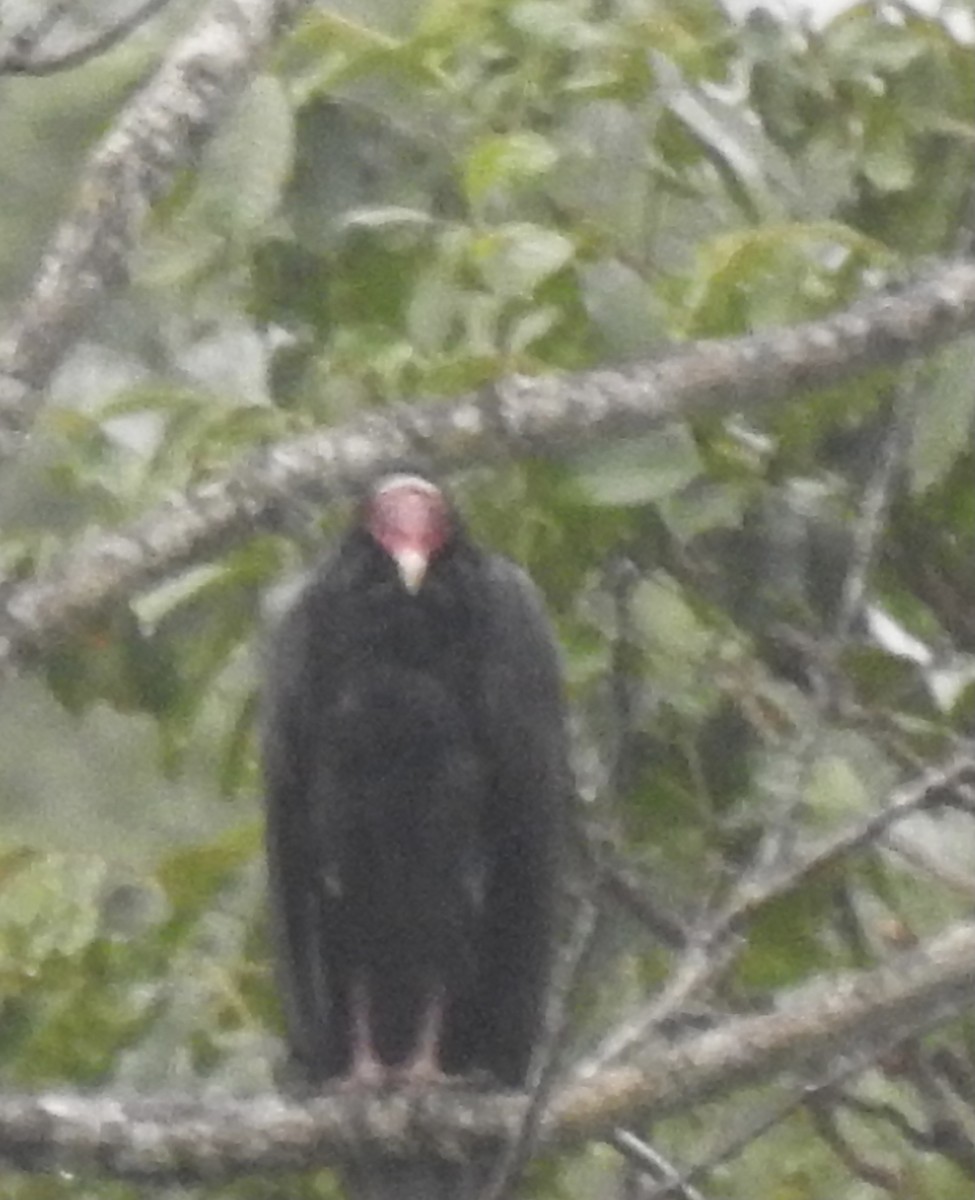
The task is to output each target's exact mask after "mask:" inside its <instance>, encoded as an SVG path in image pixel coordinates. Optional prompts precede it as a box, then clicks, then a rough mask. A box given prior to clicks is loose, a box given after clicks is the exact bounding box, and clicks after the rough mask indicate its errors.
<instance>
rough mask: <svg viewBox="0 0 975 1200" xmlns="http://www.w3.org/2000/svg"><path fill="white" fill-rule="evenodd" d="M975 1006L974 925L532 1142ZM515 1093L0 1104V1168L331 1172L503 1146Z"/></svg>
mask: <svg viewBox="0 0 975 1200" xmlns="http://www.w3.org/2000/svg"><path fill="white" fill-rule="evenodd" d="M973 1001H975V922H962V923H959V924H957V925H955V926H953V927H952V928H950V929H948V930H946V931H945V932H943V933H941V934H939V935H938V936H936V937H934V938H932V939H930V940H929V941H928V942H927V943H925V944H924V945H923V946H922V947H920V948H919V949H916V950H913V951H908V952H905V953H902V954H898V955H896V956H894V957H892V958H891V960H890V961H889V962H887V963H885V964H884V965H883V966H881V967H878V968H876V969H873V970H870V971H854V972H848V973H844V974H840V975H835V976H832V977H828V978H824V979H822V980H817V981H816V982H814V983H812V984H809V985H806V986H804V987H802V988H798V989H796V990H794V991H793V992H791V993H788V994H786V995H785V996H783V997H782V999H781V1001H780V1003H779V1005H778V1007H777V1008H776V1010H775V1011H774V1012H770V1013H766V1014H762V1015H759V1016H748V1017H736V1018H733V1019H731V1020H728V1021H726V1022H725V1023H724V1024H722V1025H721V1026H719V1027H717V1028H715V1029H711V1030H708V1031H706V1032H704V1033H699V1034H693V1035H689V1036H686V1037H684V1038H682V1039H681V1040H679V1041H677V1042H672V1041H669V1040H666V1039H661V1040H658V1041H656V1042H653V1043H649V1044H647V1045H645V1046H643V1047H641V1048H640V1054H639V1059H638V1060H637V1059H634V1061H632V1062H631V1063H629V1064H628V1065H626V1066H624V1067H620V1068H616V1069H612V1070H607V1071H605V1072H602V1073H600V1074H599V1075H597V1076H596V1077H594V1078H593V1079H590V1080H587V1081H585V1082H583V1083H579V1084H572V1085H569V1086H566V1087H564V1088H563V1089H562V1090H561V1091H560V1092H558V1093H557V1094H556V1096H555V1097H554V1099H553V1102H552V1105H551V1107H550V1109H549V1112H548V1114H547V1115H546V1116H545V1118H544V1120H543V1121H542V1123H541V1127H540V1130H539V1133H540V1138H539V1147H540V1148H541V1149H544V1148H545V1147H546V1146H549V1147H551V1146H563V1145H571V1144H578V1143H581V1142H584V1141H586V1140H589V1139H593V1138H601V1137H608V1136H611V1135H612V1133H613V1131H614V1130H615V1129H616V1128H617V1127H618V1126H625V1125H626V1124H627V1123H628V1122H632V1121H633V1120H634V1119H636V1118H637V1117H640V1118H642V1119H655V1118H658V1117H660V1116H663V1115H665V1114H671V1113H675V1112H679V1111H681V1110H686V1109H688V1108H690V1107H692V1106H693V1105H695V1104H698V1103H700V1102H701V1101H703V1100H707V1099H710V1098H713V1097H715V1096H718V1095H720V1094H727V1093H728V1092H729V1091H731V1090H733V1089H734V1088H736V1087H740V1086H743V1085H745V1084H754V1083H757V1082H760V1081H763V1080H768V1079H770V1078H773V1077H774V1076H776V1075H779V1074H781V1073H782V1072H789V1073H792V1072H796V1071H798V1072H800V1073H802V1072H804V1071H807V1070H808V1069H809V1068H810V1067H811V1066H813V1065H815V1066H816V1068H817V1069H819V1070H821V1069H822V1068H823V1067H824V1066H825V1065H827V1064H828V1062H829V1060H830V1059H831V1058H833V1057H836V1058H841V1057H842V1056H843V1055H844V1054H845V1053H847V1052H849V1051H851V1050H853V1049H855V1050H856V1052H857V1053H863V1052H864V1051H865V1050H870V1049H871V1048H874V1047H876V1048H878V1049H879V1048H880V1047H882V1046H887V1045H891V1044H894V1043H896V1042H897V1041H900V1040H903V1039H904V1038H905V1037H908V1036H914V1035H916V1034H917V1033H919V1032H923V1031H924V1030H927V1029H930V1028H932V1027H933V1026H935V1025H937V1024H939V1023H941V1022H943V1021H945V1020H948V1019H950V1018H952V1017H954V1016H956V1015H958V1014H959V1013H961V1012H963V1011H965V1010H966V1009H969V1008H971V1006H972V1004H973ZM523 1111H524V1097H522V1096H521V1095H518V1094H516V1095H510V1094H495V1095H488V1096H485V1095H484V1094H483V1093H478V1092H472V1091H468V1090H467V1089H464V1088H454V1087H444V1088H434V1089H430V1090H424V1091H421V1092H415V1093H410V1092H407V1091H403V1092H398V1093H394V1094H392V1095H367V1094H363V1095H361V1096H350V1095H349V1094H347V1093H346V1094H342V1095H338V1096H336V1095H325V1096H322V1097H319V1098H316V1099H313V1100H310V1101H308V1102H307V1103H304V1104H302V1103H299V1102H297V1101H294V1100H288V1099H285V1098H283V1097H278V1096H269V1097H268V1096H265V1097H257V1098H254V1099H249V1100H216V1099H212V1100H204V1099H200V1098H199V1097H198V1096H196V1097H192V1098H188V1097H184V1098H180V1097H176V1098H173V1097H141V1098H140V1097H133V1096H124V1095H109V1094H104V1095H97V1094H88V1095H84V1094H73V1095H72V1094H67V1093H56V1094H51V1095H40V1096H32V1095H25V1094H13V1093H8V1094H6V1095H0V1157H2V1158H3V1159H5V1160H6V1161H7V1162H8V1163H10V1164H11V1165H13V1166H15V1167H18V1168H20V1169H23V1170H28V1171H54V1170H71V1171H87V1172H91V1171H96V1172H99V1173H101V1174H108V1175H111V1176H113V1177H120V1178H129V1179H141V1180H153V1181H155V1182H164V1181H170V1182H172V1181H191V1180H193V1181H199V1180H207V1181H210V1182H212V1181H214V1180H217V1179H227V1178H231V1177H234V1176H240V1175H244V1174H248V1175H249V1174H255V1173H267V1172H271V1171H282V1170H310V1169H312V1168H315V1167H318V1166H325V1165H328V1164H329V1163H330V1162H333V1161H335V1160H336V1159H337V1158H339V1157H342V1156H343V1154H348V1152H349V1151H350V1150H351V1149H352V1148H355V1149H357V1150H358V1151H359V1152H360V1153H361V1151H362V1148H363V1146H368V1145H369V1144H370V1143H372V1144H374V1145H376V1146H377V1147H381V1149H382V1151H383V1152H384V1153H386V1154H392V1155H397V1154H405V1153H413V1154H415V1153H416V1152H417V1148H418V1147H421V1148H426V1149H427V1150H428V1151H429V1152H431V1153H436V1154H441V1155H444V1156H446V1157H448V1158H449V1157H454V1156H456V1154H457V1152H458V1147H460V1148H463V1147H465V1146H471V1145H473V1144H476V1143H490V1144H497V1143H498V1142H499V1141H501V1140H503V1139H506V1138H510V1137H512V1136H513V1135H514V1134H515V1133H516V1131H517V1129H518V1123H519V1121H520V1119H521V1117H522V1114H523Z"/></svg>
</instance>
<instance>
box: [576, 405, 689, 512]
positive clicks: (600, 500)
mask: <svg viewBox="0 0 975 1200" xmlns="http://www.w3.org/2000/svg"><path fill="white" fill-rule="evenodd" d="M701 471H702V465H701V460H700V457H699V455H698V452H697V446H696V445H695V443H694V439H693V437H692V436H691V434H690V432H689V431H688V429H687V428H686V426H684V425H668V426H666V427H665V428H663V429H660V430H658V431H657V432H656V433H653V434H652V435H649V436H647V437H641V438H631V439H629V440H628V441H626V442H621V443H619V444H618V445H615V446H610V447H609V448H608V449H605V450H595V451H592V452H591V453H589V454H587V455H584V456H583V457H582V458H579V459H576V460H575V468H574V477H575V480H576V483H577V484H578V485H579V487H580V488H581V489H582V490H583V492H584V493H585V495H586V496H587V498H588V499H589V500H590V502H591V503H593V504H608V505H615V506H618V507H628V506H631V505H639V504H652V503H653V502H654V501H655V500H660V499H662V498H663V497H665V496H670V495H672V494H673V493H674V492H677V491H680V490H681V489H682V488H684V487H686V486H687V485H688V484H689V483H690V482H691V481H692V480H693V479H696V478H697V477H698V476H699V475H700V474H701Z"/></svg>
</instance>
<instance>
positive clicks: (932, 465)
mask: <svg viewBox="0 0 975 1200" xmlns="http://www.w3.org/2000/svg"><path fill="white" fill-rule="evenodd" d="M924 376H925V381H924V384H923V385H920V387H919V392H920V396H919V400H918V403H917V406H916V415H915V418H914V429H913V432H912V436H911V445H910V450H909V452H908V457H907V463H908V469H909V471H910V476H911V490H912V491H913V492H914V494H915V495H917V494H918V493H919V492H924V491H927V490H928V488H931V487H934V486H935V485H936V484H939V483H941V481H942V480H943V479H944V478H945V476H946V475H947V474H948V472H949V471H950V470H951V468H952V466H953V465H954V463H955V462H956V460H957V459H958V458H959V456H960V455H962V454H964V453H965V451H966V450H967V449H968V445H969V431H970V430H971V427H972V421H973V420H975V385H973V380H975V337H967V338H962V339H961V340H960V341H958V342H955V343H954V345H952V346H949V347H948V348H947V349H945V350H942V351H941V353H940V354H939V355H938V357H937V359H936V361H935V362H934V364H933V365H932V366H931V368H930V369H929V370H927V371H925V372H924Z"/></svg>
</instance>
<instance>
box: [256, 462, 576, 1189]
mask: <svg viewBox="0 0 975 1200" xmlns="http://www.w3.org/2000/svg"><path fill="white" fill-rule="evenodd" d="M263 763H264V772H265V779H266V792H267V854H268V866H269V875H270V886H271V894H272V905H273V915H274V933H275V938H274V940H275V949H276V952H277V956H278V965H279V980H280V985H281V987H282V991H283V996H284V1005H285V1012H286V1021H287V1030H288V1038H289V1043H290V1049H291V1054H292V1058H293V1059H294V1060H295V1062H296V1064H297V1065H298V1067H299V1068H300V1070H301V1072H302V1073H303V1075H304V1078H305V1079H306V1080H307V1081H308V1082H309V1083H311V1084H317V1083H322V1082H324V1081H329V1080H341V1081H344V1082H345V1083H346V1084H347V1085H353V1084H357V1083H368V1082H380V1083H382V1082H395V1081H397V1080H403V1081H413V1082H416V1081H428V1080H437V1079H441V1078H443V1077H449V1076H485V1075H487V1076H489V1077H490V1078H492V1079H493V1080H494V1081H496V1082H497V1083H499V1084H501V1085H504V1086H512V1087H516V1086H518V1085H520V1084H521V1083H523V1082H524V1080H525V1076H526V1072H527V1070H528V1066H529V1062H530V1059H531V1055H532V1050H533V1047H534V1045H535V1042H536V1040H537V1037H538V1033H539V1028H540V1022H541V1017H542V1007H543V1002H544V997H545V990H546V985H547V979H548V973H549V966H550V960H551V957H552V940H553V908H554V904H555V894H556V875H557V866H558V859H559V843H560V835H561V834H560V827H561V822H562V818H563V815H564V802H565V800H566V797H567V793H568V786H569V772H568V765H567V751H566V732H565V722H564V714H563V704H562V696H561V681H560V670H559V663H558V653H557V649H556V645H555V640H554V638H553V635H552V631H551V628H550V626H549V623H548V620H547V619H546V616H545V613H544V610H543V607H542V603H541V600H540V597H539V594H538V591H537V590H536V588H535V587H534V585H533V584H532V583H531V581H530V580H529V578H528V577H527V576H526V575H525V574H524V573H523V572H522V571H521V570H520V569H519V568H518V567H516V566H515V565H514V564H513V563H511V562H509V561H508V560H507V559H505V558H502V557H500V556H498V555H495V554H491V553H488V552H487V551H485V550H484V549H482V548H481V547H479V546H478V545H476V544H475V543H474V541H472V539H471V538H470V536H469V535H468V533H467V531H466V530H465V528H464V526H463V524H462V523H461V521H460V519H459V517H458V514H457V512H456V511H455V509H454V508H453V506H452V504H451V503H450V501H449V500H448V499H447V498H446V496H445V495H444V493H443V492H442V491H441V489H440V488H439V487H438V486H437V485H436V484H434V483H432V482H431V481H430V480H429V479H426V478H423V477H422V476H420V475H415V474H394V475H389V476H386V477H384V478H382V479H380V480H379V481H378V482H376V483H375V484H374V485H373V486H372V487H371V489H370V490H369V491H368V493H367V494H366V495H365V497H364V499H363V500H362V502H361V504H360V507H359V509H358V513H357V516H356V517H355V519H354V520H353V522H352V525H351V527H350V528H349V530H348V531H347V533H346V534H345V536H344V537H343V538H342V540H341V541H340V543H339V545H338V547H337V548H336V549H335V550H334V552H333V553H332V554H331V555H330V556H329V557H327V558H326V559H325V560H324V562H323V563H322V564H321V565H319V567H318V568H317V569H316V570H315V571H314V572H313V573H312V575H311V576H310V578H309V580H308V582H307V583H306V584H305V586H304V587H303V588H302V590H301V592H300V593H299V595H298V597H297V600H296V601H295V602H294V603H293V604H292V606H291V607H290V608H289V609H288V611H287V612H286V613H285V615H284V617H283V619H282V620H281V621H280V624H279V626H278V628H277V631H276V633H275V634H274V636H273V637H272V640H271V642H270V656H269V662H268V668H267V681H266V688H265V695H264V723H263ZM388 1182H389V1180H388V1179H387V1183H388ZM380 1190H381V1189H380ZM421 1191H422V1189H418V1188H417V1187H413V1188H412V1190H410V1188H405V1189H401V1190H400V1192H399V1194H402V1195H410V1196H412V1195H419V1194H421ZM386 1194H389V1193H388V1189H387V1193H386ZM428 1194H429V1190H428Z"/></svg>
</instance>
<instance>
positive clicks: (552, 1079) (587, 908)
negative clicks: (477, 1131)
mask: <svg viewBox="0 0 975 1200" xmlns="http://www.w3.org/2000/svg"><path fill="white" fill-rule="evenodd" d="M597 913H598V909H597V906H596V905H595V904H594V903H593V901H592V900H591V899H590V898H589V897H588V896H585V895H584V896H582V897H580V899H579V901H578V908H577V911H576V915H575V920H574V921H573V924H572V934H571V936H570V938H569V942H568V945H567V946H566V948H565V950H564V951H563V953H562V955H561V956H560V960H559V964H558V969H557V972H556V978H555V980H554V982H553V985H552V989H551V994H550V997H549V1003H548V1006H547V1011H546V1014H545V1022H544V1029H543V1034H542V1038H541V1041H540V1042H539V1044H538V1046H537V1048H536V1050H535V1054H534V1057H533V1060H532V1068H531V1073H530V1075H529V1079H528V1083H527V1091H528V1104H527V1107H526V1109H525V1112H524V1115H523V1117H522V1120H521V1124H520V1127H519V1129H518V1132H517V1135H516V1136H515V1137H514V1138H513V1139H512V1140H511V1141H510V1142H509V1143H508V1145H507V1147H506V1148H505V1152H504V1154H503V1155H502V1157H501V1159H500V1161H499V1163H498V1165H497V1167H496V1169H495V1170H494V1172H493V1173H492V1176H491V1178H490V1179H489V1180H488V1183H487V1185H486V1187H485V1188H484V1190H483V1191H482V1192H481V1193H480V1194H479V1197H478V1200H504V1197H505V1196H507V1195H509V1194H510V1193H511V1192H512V1191H514V1188H515V1187H516V1186H517V1183H518V1180H519V1178H520V1177H521V1174H522V1172H523V1171H524V1169H525V1166H526V1165H527V1163H528V1162H529V1160H530V1159H531V1157H532V1154H533V1152H534V1150H535V1146H536V1143H537V1141H538V1136H539V1133H540V1130H541V1122H542V1117H543V1115H544V1113H545V1107H546V1105H547V1104H548V1101H549V1098H550V1096H551V1094H552V1091H553V1089H554V1086H555V1083H556V1080H557V1078H558V1075H559V1071H560V1069H561V1067H562V1058H563V1055H564V1051H565V1048H566V1044H567V1041H568V1037H567V1035H568V1031H569V1001H570V998H571V996H572V994H573V993H574V991H575V989H576V986H577V984H578V982H579V980H580V979H581V978H582V975H583V974H584V972H585V967H586V963H587V962H588V959H589V955H590V952H591V950H592V948H593V945H594V941H595V939H594V934H595V932H596V917H597Z"/></svg>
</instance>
